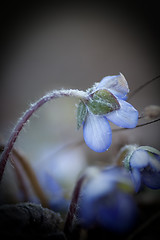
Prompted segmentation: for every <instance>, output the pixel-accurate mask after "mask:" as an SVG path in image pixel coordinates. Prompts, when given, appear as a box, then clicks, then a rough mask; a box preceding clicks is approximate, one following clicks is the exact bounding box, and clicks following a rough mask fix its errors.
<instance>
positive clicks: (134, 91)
mask: <svg viewBox="0 0 160 240" xmlns="http://www.w3.org/2000/svg"><path fill="white" fill-rule="evenodd" d="M158 78H160V75H158V76H157V77H155V78H153V79H151V80H149V81H148V82H146V83H144V84H142V85H141V86H139V87H138V88H136V89H135V90H133V91H132V92H131V93H130V94H129V96H128V100H129V99H131V98H132V97H133V96H134V95H135V94H137V93H138V92H139V91H141V90H142V89H143V88H144V87H146V86H147V85H149V84H150V83H152V82H154V81H155V80H157V79H158Z"/></svg>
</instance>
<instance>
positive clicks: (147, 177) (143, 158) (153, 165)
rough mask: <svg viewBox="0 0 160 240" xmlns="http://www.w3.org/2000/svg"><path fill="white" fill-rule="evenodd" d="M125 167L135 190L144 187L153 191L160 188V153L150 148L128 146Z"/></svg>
mask: <svg viewBox="0 0 160 240" xmlns="http://www.w3.org/2000/svg"><path fill="white" fill-rule="evenodd" d="M123 151H126V153H127V154H126V156H125V158H124V161H123V162H124V166H125V167H126V168H127V169H128V170H129V172H130V174H131V178H132V181H133V183H134V185H135V190H136V191H139V189H140V187H141V186H142V185H146V186H147V187H149V188H152V189H159V188H160V151H158V150H157V149H155V148H153V147H149V146H140V147H138V146H136V145H128V146H126V147H125V148H124V149H123Z"/></svg>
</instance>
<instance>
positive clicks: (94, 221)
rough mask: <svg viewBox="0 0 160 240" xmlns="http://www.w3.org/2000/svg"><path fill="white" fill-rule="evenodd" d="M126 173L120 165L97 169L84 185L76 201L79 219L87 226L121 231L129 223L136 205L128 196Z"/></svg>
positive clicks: (134, 213)
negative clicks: (95, 173) (94, 174)
mask: <svg viewBox="0 0 160 240" xmlns="http://www.w3.org/2000/svg"><path fill="white" fill-rule="evenodd" d="M132 190H133V188H132V184H131V181H130V178H129V175H128V174H127V173H126V171H124V170H123V169H120V168H109V169H106V170H104V171H102V172H101V173H99V174H98V175H97V176H96V177H95V178H93V179H92V180H90V181H89V182H88V183H86V185H85V186H84V188H83V190H82V195H81V198H80V201H79V217H80V222H81V223H82V224H83V225H84V226H85V227H87V228H92V227H95V226H97V227H102V228H105V229H108V230H111V231H115V232H124V231H127V230H128V229H130V228H131V227H132V226H133V223H134V221H135V217H136V213H137V209H136V206H135V203H134V201H133V198H132V196H131V194H130V193H131V192H132Z"/></svg>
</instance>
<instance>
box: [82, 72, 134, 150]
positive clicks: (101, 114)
mask: <svg viewBox="0 0 160 240" xmlns="http://www.w3.org/2000/svg"><path fill="white" fill-rule="evenodd" d="M101 90H105V91H106V93H105V95H106V96H108V97H106V96H105V99H103V95H102V94H104V92H102V91H101ZM96 92H97V94H98V96H96V97H95V99H93V101H92V103H91V104H87V103H85V105H86V106H85V107H86V111H85V110H83V111H81V112H82V113H83V115H84V116H83V117H82V119H81V121H82V124H83V135H84V140H85V142H86V144H87V145H88V146H89V147H90V148H91V149H92V150H94V151H96V152H104V151H106V150H107V149H108V148H109V147H110V145H111V142H112V131H111V127H110V124H109V121H111V122H113V123H114V124H116V125H117V126H119V127H123V128H134V127H136V125H137V122H138V111H137V110H136V109H135V108H134V107H133V106H132V105H131V104H129V103H128V102H126V101H125V100H126V98H127V93H128V92H129V88H128V84H127V81H126V79H125V78H124V76H123V75H122V74H119V75H116V76H107V77H104V78H103V79H102V80H101V81H100V83H97V84H95V86H94V87H93V88H92V89H90V90H89V94H90V96H91V97H93V96H94V93H96ZM99 93H101V95H102V96H99V95H100V94H99ZM107 94H108V95H107ZM105 105H106V106H107V107H106V109H107V110H106V111H105ZM108 120H109V121H108Z"/></svg>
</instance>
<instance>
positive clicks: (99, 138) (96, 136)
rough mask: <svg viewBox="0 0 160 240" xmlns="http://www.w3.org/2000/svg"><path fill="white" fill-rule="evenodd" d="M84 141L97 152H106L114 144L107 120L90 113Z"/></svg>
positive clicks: (84, 130) (84, 132)
mask: <svg viewBox="0 0 160 240" xmlns="http://www.w3.org/2000/svg"><path fill="white" fill-rule="evenodd" d="M83 135H84V140H85V142H86V144H87V145H88V147H90V148H91V149H92V150H94V151H95V152H104V151H106V150H107V149H108V148H109V147H110V145H111V142H112V131H111V127H110V125H109V122H108V121H107V119H106V118H105V117H103V116H99V115H94V114H92V113H89V114H88V116H87V118H86V121H85V123H84V127H83Z"/></svg>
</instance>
